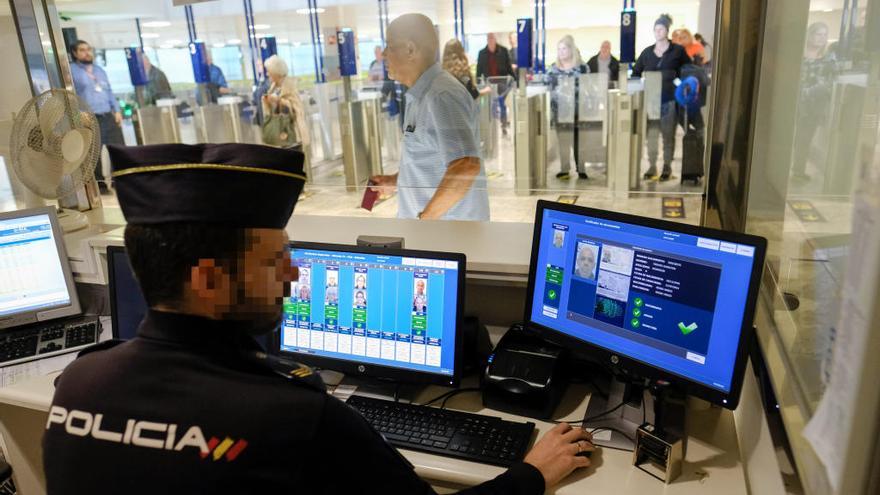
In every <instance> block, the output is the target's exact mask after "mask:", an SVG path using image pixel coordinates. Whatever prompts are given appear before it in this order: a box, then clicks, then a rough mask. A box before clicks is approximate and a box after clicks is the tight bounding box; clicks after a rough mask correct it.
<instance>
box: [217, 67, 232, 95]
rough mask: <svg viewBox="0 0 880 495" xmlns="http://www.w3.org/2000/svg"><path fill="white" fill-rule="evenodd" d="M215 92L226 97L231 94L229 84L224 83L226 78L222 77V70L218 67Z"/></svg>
mask: <svg viewBox="0 0 880 495" xmlns="http://www.w3.org/2000/svg"><path fill="white" fill-rule="evenodd" d="M217 92H218V93H220V94H221V95H227V94H229V93H231V92H232V90H230V89H229V83H227V82H226V76H224V75H223V70H222V69H221V68H220V67H217Z"/></svg>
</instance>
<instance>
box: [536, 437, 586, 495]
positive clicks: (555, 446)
mask: <svg viewBox="0 0 880 495" xmlns="http://www.w3.org/2000/svg"><path fill="white" fill-rule="evenodd" d="M592 439H593V437H592V435H590V434H589V433H587V431H586V430H584V429H583V428H572V427H571V425H569V424H568V423H560V424H558V425H556V426H554V427H553V429H552V430H550V431H548V432H547V433H545V434H544V436H543V437H541V439H540V440H539V441H538V443H536V444H535V446H534V447H532V450H530V451H529V453H528V454H526V458H525V462H527V463H529V464H531V465H532V466H535V467H536V468H538V471H540V472H541V475H543V476H544V483H545V484H546V488H547V489H548V490H549V489H550V488H551V487H553V486H555V485H556V484H557V483H559V482H560V481H562V480H563V478H565V477H566V476H568V475H569V474H571V472H572V471H574V470H575V469H577V468H581V467H587V466H589V465H590V459H588V458H586V457H581V456H577V455H575V454H577V453H579V452H587V451H593V450H595V447H593V444H592V443H590V440H592Z"/></svg>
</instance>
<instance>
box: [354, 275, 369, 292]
mask: <svg viewBox="0 0 880 495" xmlns="http://www.w3.org/2000/svg"><path fill="white" fill-rule="evenodd" d="M354 288H355V289H366V288H367V276H366V275H364V274H358V275H356V276H355V277H354Z"/></svg>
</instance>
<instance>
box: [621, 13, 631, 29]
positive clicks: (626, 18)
mask: <svg viewBox="0 0 880 495" xmlns="http://www.w3.org/2000/svg"><path fill="white" fill-rule="evenodd" d="M630 24H632V14H629V13H625V14H623V25H624V26H629V25H630Z"/></svg>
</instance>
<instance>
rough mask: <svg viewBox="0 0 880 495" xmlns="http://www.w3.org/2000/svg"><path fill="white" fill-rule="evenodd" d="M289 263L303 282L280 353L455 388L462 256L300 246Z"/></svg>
mask: <svg viewBox="0 0 880 495" xmlns="http://www.w3.org/2000/svg"><path fill="white" fill-rule="evenodd" d="M291 260H292V263H294V265H296V266H297V267H298V269H299V277H298V279H297V280H296V281H295V282H293V283H292V284H291V287H290V297H289V298H287V299H285V302H284V321H283V324H282V328H281V332H280V339H279V340H280V341H279V343H278V348H279V350H280V351H281V352H282V353H285V354H289V355H291V357H292V358H294V359H296V360H299V361H302V362H304V363H306V364H310V365H313V366H318V367H321V368H326V369H333V370H337V371H342V372H345V373H349V374H356V375H365V376H371V377H375V378H385V379H392V380H397V381H402V382H429V383H440V384H446V385H456V384H457V383H458V381H459V380H460V374H461V367H460V366H459V361H460V360H459V357H460V354H461V352H460V351H461V341H462V339H461V335H460V332H459V329H460V326H461V320H462V305H463V295H464V274H465V257H464V255H462V254H454V253H439V252H428V251H412V250H390V249H374V248H362V247H354V246H341V245H332V244H307V243H296V242H295V243H292V244H291Z"/></svg>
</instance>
